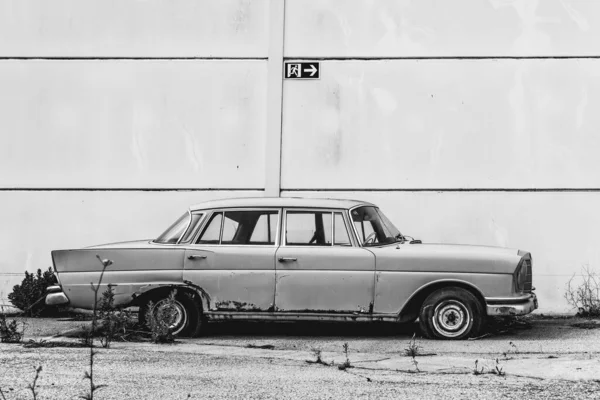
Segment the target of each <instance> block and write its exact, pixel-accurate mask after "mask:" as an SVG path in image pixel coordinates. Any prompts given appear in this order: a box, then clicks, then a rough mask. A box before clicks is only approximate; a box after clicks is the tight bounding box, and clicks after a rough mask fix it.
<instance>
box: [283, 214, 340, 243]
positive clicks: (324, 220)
mask: <svg viewBox="0 0 600 400" xmlns="http://www.w3.org/2000/svg"><path fill="white" fill-rule="evenodd" d="M285 229H286V238H285V244H286V245H288V246H331V245H332V241H331V233H332V232H331V231H332V213H331V212H324V211H288V212H287V216H286V228H285Z"/></svg>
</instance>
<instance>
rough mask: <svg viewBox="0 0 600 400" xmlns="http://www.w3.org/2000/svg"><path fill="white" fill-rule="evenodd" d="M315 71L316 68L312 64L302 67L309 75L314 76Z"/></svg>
mask: <svg viewBox="0 0 600 400" xmlns="http://www.w3.org/2000/svg"><path fill="white" fill-rule="evenodd" d="M317 71H318V69H317V68H316V67H315V66H314V65H311V66H310V68H309V69H306V68H305V69H304V72H310V76H314V74H316V73H317Z"/></svg>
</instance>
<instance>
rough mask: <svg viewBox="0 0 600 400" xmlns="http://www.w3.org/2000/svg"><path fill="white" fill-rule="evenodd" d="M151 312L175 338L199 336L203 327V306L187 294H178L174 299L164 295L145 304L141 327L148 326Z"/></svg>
mask: <svg viewBox="0 0 600 400" xmlns="http://www.w3.org/2000/svg"><path fill="white" fill-rule="evenodd" d="M150 307H152V308H151V310H150ZM149 312H151V313H152V315H154V318H156V319H159V320H161V321H162V322H163V323H164V324H166V325H167V327H168V328H169V330H170V331H171V334H172V335H173V336H180V337H181V336H191V337H194V336H198V335H199V334H200V331H201V330H202V327H203V318H202V305H201V304H200V302H199V301H198V299H197V298H196V296H194V295H192V294H190V293H187V292H182V293H178V292H176V293H175V295H174V296H172V297H171V296H170V295H169V294H163V295H160V296H156V297H154V298H153V299H152V302H150V301H149V302H146V303H144V304H143V305H142V306H141V307H140V309H139V314H138V319H139V322H140V324H141V325H143V326H146V325H147V320H148V313H149Z"/></svg>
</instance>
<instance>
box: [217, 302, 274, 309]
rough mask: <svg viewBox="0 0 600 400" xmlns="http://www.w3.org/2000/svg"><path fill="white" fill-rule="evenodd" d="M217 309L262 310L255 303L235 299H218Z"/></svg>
mask: <svg viewBox="0 0 600 400" xmlns="http://www.w3.org/2000/svg"><path fill="white" fill-rule="evenodd" d="M215 309H217V310H219V311H262V310H261V309H260V308H259V307H257V306H256V305H255V304H250V303H243V302H241V301H235V300H225V301H217V302H216V303H215Z"/></svg>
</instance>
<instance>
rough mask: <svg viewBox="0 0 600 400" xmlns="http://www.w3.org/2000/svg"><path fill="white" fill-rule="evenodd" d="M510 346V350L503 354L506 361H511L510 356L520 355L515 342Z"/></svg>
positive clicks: (509, 343)
mask: <svg viewBox="0 0 600 400" xmlns="http://www.w3.org/2000/svg"><path fill="white" fill-rule="evenodd" d="M508 345H509V346H510V348H509V349H508V350H507V351H505V352H504V353H502V355H503V356H504V359H505V360H508V359H509V357H508V356H509V355H510V354H519V349H518V348H517V345H516V344H514V343H513V342H508Z"/></svg>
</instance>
